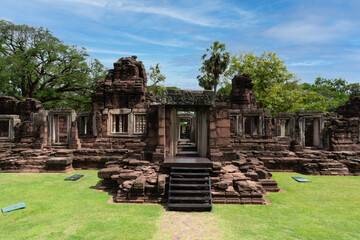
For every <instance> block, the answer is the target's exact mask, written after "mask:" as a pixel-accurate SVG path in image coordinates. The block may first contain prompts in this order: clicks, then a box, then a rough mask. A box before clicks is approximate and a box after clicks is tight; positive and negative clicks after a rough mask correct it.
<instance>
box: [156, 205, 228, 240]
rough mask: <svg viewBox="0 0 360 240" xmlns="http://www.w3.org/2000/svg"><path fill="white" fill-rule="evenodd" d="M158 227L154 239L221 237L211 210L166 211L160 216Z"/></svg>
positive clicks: (217, 238) (177, 239)
mask: <svg viewBox="0 0 360 240" xmlns="http://www.w3.org/2000/svg"><path fill="white" fill-rule="evenodd" d="M158 227H159V233H158V234H157V235H156V237H155V239H172V240H182V239H216V240H220V239H222V238H221V236H220V232H219V231H218V224H217V221H216V219H215V215H214V214H213V213H211V212H210V213H209V212H172V211H166V212H164V213H163V215H162V216H161V217H160V220H159V222H158Z"/></svg>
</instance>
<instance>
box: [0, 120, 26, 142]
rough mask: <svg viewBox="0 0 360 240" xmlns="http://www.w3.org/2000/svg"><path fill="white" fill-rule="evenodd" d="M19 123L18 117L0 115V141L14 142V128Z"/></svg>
mask: <svg viewBox="0 0 360 240" xmlns="http://www.w3.org/2000/svg"><path fill="white" fill-rule="evenodd" d="M20 122H21V121H20V119H19V115H0V141H12V140H14V126H15V125H16V124H18V123H20Z"/></svg>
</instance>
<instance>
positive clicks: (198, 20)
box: [38, 0, 254, 28]
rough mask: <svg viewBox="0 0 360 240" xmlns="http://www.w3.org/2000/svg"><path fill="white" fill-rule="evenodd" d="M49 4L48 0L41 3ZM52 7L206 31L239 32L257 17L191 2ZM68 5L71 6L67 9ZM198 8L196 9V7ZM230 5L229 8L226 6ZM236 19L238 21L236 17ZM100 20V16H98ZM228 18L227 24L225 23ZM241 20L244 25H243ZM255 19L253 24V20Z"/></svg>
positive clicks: (72, 0)
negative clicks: (135, 16)
mask: <svg viewBox="0 0 360 240" xmlns="http://www.w3.org/2000/svg"><path fill="white" fill-rule="evenodd" d="M38 1H40V2H46V3H48V1H47V0H38ZM51 3H52V4H56V3H58V4H62V5H61V7H68V9H69V10H70V11H75V12H77V13H81V14H83V15H87V16H88V17H91V15H90V14H87V13H88V12H89V10H86V11H82V10H81V9H82V8H81V7H80V8H78V7H75V8H74V7H73V6H72V5H73V4H76V5H82V6H83V7H85V6H87V7H96V10H97V14H96V15H98V14H99V11H102V13H103V14H107V13H106V11H107V12H109V11H116V12H122V13H124V12H125V13H129V12H132V13H145V14H151V15H157V16H162V17H167V18H171V19H175V20H178V21H181V22H185V23H189V24H193V25H197V26H202V27H215V28H236V27H239V26H245V25H248V23H250V22H253V21H252V20H253V19H254V16H253V14H252V13H251V12H248V11H245V10H243V9H241V8H238V7H235V6H231V5H229V4H225V3H224V2H222V1H197V2H196V4H195V3H193V2H191V4H188V5H187V6H185V7H183V6H184V5H186V4H183V3H182V7H179V5H180V4H177V6H175V5H173V4H166V3H164V1H160V2H155V3H154V2H153V1H151V2H150V1H143V0H138V1H136V0H132V1H123V0H56V1H53V2H51ZM64 3H66V4H69V6H64ZM194 4H195V5H196V6H194ZM223 5H226V6H223ZM234 15H235V16H236V17H234ZM94 17H96V16H94ZM224 18H225V19H226V20H224ZM239 18H241V21H239ZM250 19H251V20H250Z"/></svg>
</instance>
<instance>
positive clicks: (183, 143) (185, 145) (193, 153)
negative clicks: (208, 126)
mask: <svg viewBox="0 0 360 240" xmlns="http://www.w3.org/2000/svg"><path fill="white" fill-rule="evenodd" d="M176 156H178V157H199V154H198V152H197V148H196V144H195V143H193V142H191V141H190V140H189V139H180V140H179V142H178V145H177V154H176Z"/></svg>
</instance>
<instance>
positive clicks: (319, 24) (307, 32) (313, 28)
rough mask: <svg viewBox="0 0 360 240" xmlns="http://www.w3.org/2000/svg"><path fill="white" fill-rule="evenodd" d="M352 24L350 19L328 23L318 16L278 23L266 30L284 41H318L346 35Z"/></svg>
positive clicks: (270, 35) (270, 34)
mask: <svg viewBox="0 0 360 240" xmlns="http://www.w3.org/2000/svg"><path fill="white" fill-rule="evenodd" d="M351 26H352V24H351V23H350V22H349V21H344V20H343V21H337V22H333V23H327V22H325V21H321V20H320V19H316V18H308V19H304V20H295V21H292V22H288V23H284V24H279V25H276V26H274V27H272V28H270V29H269V30H267V31H266V32H265V34H266V35H267V36H269V37H272V38H276V39H278V40H281V41H284V42H292V43H316V42H319V43H321V42H328V41H331V40H334V39H338V38H342V37H345V36H344V34H346V33H347V31H348V30H349V29H350V27H351Z"/></svg>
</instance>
